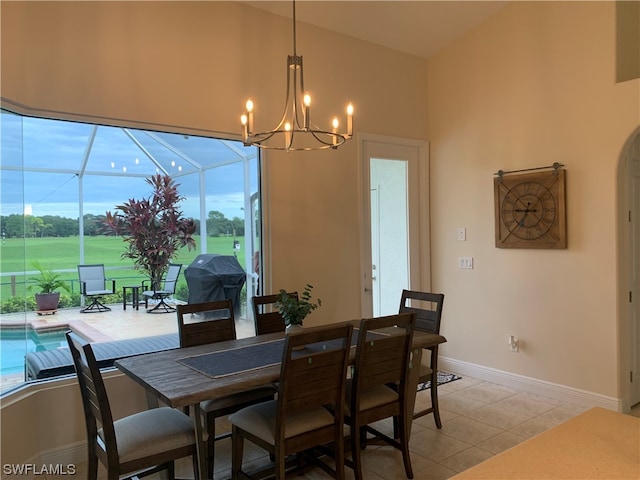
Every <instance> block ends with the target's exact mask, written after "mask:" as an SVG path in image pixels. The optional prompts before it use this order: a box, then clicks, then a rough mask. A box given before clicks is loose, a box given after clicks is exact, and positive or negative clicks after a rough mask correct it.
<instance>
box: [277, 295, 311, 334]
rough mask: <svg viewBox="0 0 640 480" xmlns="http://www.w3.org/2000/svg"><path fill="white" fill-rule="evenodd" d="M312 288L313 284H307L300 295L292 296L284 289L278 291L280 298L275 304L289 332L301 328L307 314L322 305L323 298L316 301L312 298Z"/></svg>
mask: <svg viewBox="0 0 640 480" xmlns="http://www.w3.org/2000/svg"><path fill="white" fill-rule="evenodd" d="M311 290H313V285H309V284H307V285H306V286H305V287H304V291H303V292H302V295H300V297H297V296H291V295H289V293H287V291H286V290H282V289H281V290H280V292H278V300H277V301H276V302H275V303H274V304H273V306H274V307H275V308H276V309H277V310H278V311H279V312H280V315H282V318H283V319H284V323H285V325H286V328H287V331H288V332H290V331H292V330H295V329H297V328H301V327H302V322H303V320H304V319H305V318H306V317H307V315H309V314H310V313H311V312H312V311H314V310H315V309H316V308H318V307H319V306H321V305H322V300H320V299H319V298H318V300H317V301H316V302H314V301H313V300H312V299H311Z"/></svg>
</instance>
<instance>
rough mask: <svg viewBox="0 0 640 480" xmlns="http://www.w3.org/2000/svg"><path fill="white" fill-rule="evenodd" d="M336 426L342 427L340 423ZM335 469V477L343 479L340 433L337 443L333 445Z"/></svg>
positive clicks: (342, 452) (342, 454)
mask: <svg viewBox="0 0 640 480" xmlns="http://www.w3.org/2000/svg"><path fill="white" fill-rule="evenodd" d="M338 428H340V429H342V425H340V426H339V427H338ZM334 461H335V467H336V468H335V470H336V479H337V480H344V478H345V476H344V475H345V474H344V437H343V436H342V434H340V440H339V442H338V444H337V445H336V446H335V458H334Z"/></svg>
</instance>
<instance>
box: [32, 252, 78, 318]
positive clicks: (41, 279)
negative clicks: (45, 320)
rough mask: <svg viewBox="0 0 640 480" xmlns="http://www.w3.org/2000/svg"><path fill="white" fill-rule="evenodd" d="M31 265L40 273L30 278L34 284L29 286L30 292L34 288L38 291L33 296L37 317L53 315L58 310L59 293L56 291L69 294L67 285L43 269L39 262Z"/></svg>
mask: <svg viewBox="0 0 640 480" xmlns="http://www.w3.org/2000/svg"><path fill="white" fill-rule="evenodd" d="M32 265H33V267H34V268H35V269H37V270H38V272H40V273H39V275H38V276H37V277H32V278H30V280H31V281H33V282H34V283H35V284H34V285H30V286H29V289H30V290H34V289H36V288H37V289H38V290H39V292H38V293H36V295H35V296H36V305H37V309H38V315H43V314H54V313H56V311H57V310H58V303H59V302H60V292H58V291H56V290H58V289H60V288H61V289H63V290H65V291H66V292H69V293H70V292H71V290H70V288H69V285H67V282H65V281H64V280H62V278H60V275H59V274H57V273H55V272H54V271H53V270H51V269H48V268H45V267H43V266H42V265H41V264H40V262H38V261H35V262H33V264H32Z"/></svg>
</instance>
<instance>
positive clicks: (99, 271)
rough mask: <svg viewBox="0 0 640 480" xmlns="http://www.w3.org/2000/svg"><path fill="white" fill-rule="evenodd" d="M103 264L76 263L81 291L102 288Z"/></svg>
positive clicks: (92, 290) (103, 277)
mask: <svg viewBox="0 0 640 480" xmlns="http://www.w3.org/2000/svg"><path fill="white" fill-rule="evenodd" d="M104 272H105V270H104V264H95V265H78V279H79V280H80V288H81V290H82V292H83V293H86V292H95V291H98V290H104V288H105V287H104V286H105V279H106V275H105V273H104Z"/></svg>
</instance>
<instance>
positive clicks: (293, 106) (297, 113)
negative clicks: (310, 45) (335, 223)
mask: <svg viewBox="0 0 640 480" xmlns="http://www.w3.org/2000/svg"><path fill="white" fill-rule="evenodd" d="M292 3H293V55H289V56H287V95H286V98H285V105H284V112H283V114H282V118H281V119H280V122H279V123H278V124H277V125H276V127H275V128H274V129H272V130H267V131H263V132H254V131H253V127H254V124H253V113H254V112H253V110H254V104H253V101H252V100H251V99H248V100H247V102H246V106H245V108H246V110H245V112H244V113H243V114H242V116H241V117H240V122H241V123H242V141H243V143H244V145H245V146H255V147H259V148H262V149H272V150H285V151H287V152H290V151H310V150H325V149H329V148H332V149H337V148H338V147H339V146H340V145H342V144H343V143H344V142H346V141H347V140H349V139H351V138H352V137H353V105H352V104H351V103H349V105H348V106H347V129H346V132H338V127H339V122H338V118H337V117H334V118H333V122H332V128H331V130H325V129H322V128H320V127H318V126H316V125H314V124H312V123H311V118H310V116H311V96H310V95H309V93H308V92H307V91H306V90H305V89H304V74H303V68H302V55H298V54H297V50H296V2H295V0H293V2H292Z"/></svg>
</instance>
